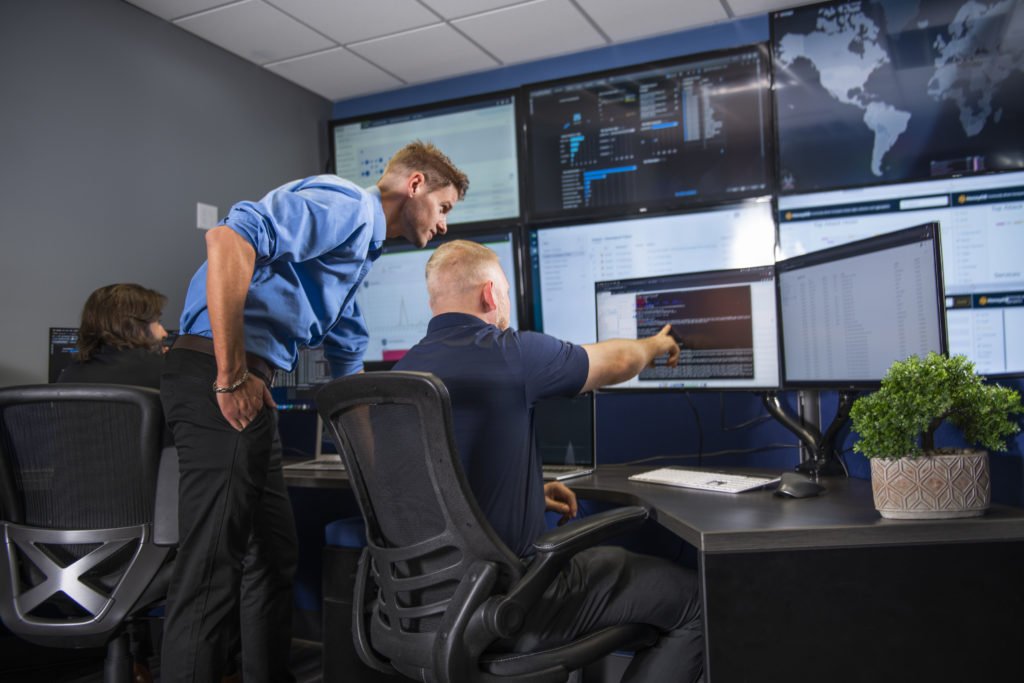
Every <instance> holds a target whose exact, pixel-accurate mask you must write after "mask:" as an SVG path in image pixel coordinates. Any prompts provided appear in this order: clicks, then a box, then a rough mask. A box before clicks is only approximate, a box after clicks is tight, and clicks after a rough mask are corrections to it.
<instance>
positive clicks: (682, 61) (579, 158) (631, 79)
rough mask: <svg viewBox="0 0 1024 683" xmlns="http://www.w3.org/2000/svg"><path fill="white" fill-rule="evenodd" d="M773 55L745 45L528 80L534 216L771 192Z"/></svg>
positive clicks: (641, 209) (628, 210) (621, 210)
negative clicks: (552, 78) (633, 64)
mask: <svg viewBox="0 0 1024 683" xmlns="http://www.w3.org/2000/svg"><path fill="white" fill-rule="evenodd" d="M768 61H769V60H768V49H767V46H766V45H749V46H746V47H741V48H735V49H730V50H723V51H718V52H710V53H702V54H697V55H689V56H686V57H679V58H675V59H671V60H665V61H660V62H652V63H648V64H643V65H636V66H630V67H626V68H621V69H615V70H609V71H602V72H597V73H590V74H584V75H579V76H573V77H571V78H564V79H559V80H555V81H547V82H543V83H535V84H531V85H527V86H525V88H524V89H525V98H526V102H525V104H526V107H527V116H526V127H527V134H526V140H527V158H528V160H529V161H528V168H529V174H527V183H526V187H527V213H528V215H529V219H530V220H531V221H536V220H540V219H562V220H564V219H566V218H580V217H590V216H596V215H620V216H621V215H629V214H641V213H645V212H648V211H661V210H668V209H675V208H686V207H690V208H692V207H695V206H707V205H708V204H712V203H716V202H722V201H729V200H735V199H739V198H743V197H751V196H758V195H763V194H766V193H767V192H769V191H770V187H771V180H770V177H771V169H772V163H771V152H770V149H769V148H770V142H771V130H772V128H771V124H770V110H771V107H770V104H769V100H770V94H769V93H770V90H769V78H768V76H769V64H768Z"/></svg>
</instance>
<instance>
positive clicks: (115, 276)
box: [0, 0, 331, 386]
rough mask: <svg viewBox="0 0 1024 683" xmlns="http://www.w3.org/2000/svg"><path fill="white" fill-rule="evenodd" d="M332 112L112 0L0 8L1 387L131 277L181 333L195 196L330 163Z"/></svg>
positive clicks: (247, 194)
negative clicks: (54, 329)
mask: <svg viewBox="0 0 1024 683" xmlns="http://www.w3.org/2000/svg"><path fill="white" fill-rule="evenodd" d="M330 116H331V104H330V102H328V101H327V100H325V99H323V98H320V97H318V96H316V95H314V94H312V93H310V92H308V91H306V90H304V89H302V88H300V87H298V86H296V85H294V84H292V83H289V82H288V81H285V80H283V79H281V78H279V77H277V76H275V75H273V74H271V73H269V72H266V71H264V70H262V69H260V68H259V67H257V66H255V65H253V64H250V63H248V62H246V61H244V60H242V59H241V58H238V57H235V56H234V55H232V54H230V53H227V52H225V51H223V50H221V49H220V48H217V47H214V46H213V45H210V44H209V43H206V42H204V41H203V40H201V39H199V38H197V37H195V36H193V35H191V34H189V33H187V32H185V31H183V30H181V29H178V28H175V27H174V26H172V25H170V24H168V23H166V22H163V21H161V20H159V19H158V18H156V17H154V16H152V15H150V14H147V13H146V12H143V11H142V10H140V9H138V8H136V7H134V6H132V5H129V4H127V3H124V2H120V0H2V2H0V231H2V233H0V234H2V240H0V327H2V335H0V336H2V341H0V386H6V385H12V384H23V383H34V382H44V381H46V369H47V330H48V328H49V327H51V326H77V324H78V318H79V314H80V312H81V306H82V303H83V302H84V300H85V297H86V296H88V294H89V292H91V291H92V290H94V289H95V288H97V287H100V286H102V285H105V284H110V283H113V282H138V283H139V284H142V285H144V286H147V287H151V288H153V289H157V290H159V291H161V292H163V293H164V294H166V295H167V296H168V297H169V302H168V305H167V308H166V310H165V312H164V319H163V322H164V325H165V327H168V328H176V327H177V326H178V317H179V316H180V314H181V307H182V303H183V301H184V296H185V290H186V287H187V284H188V280H189V278H191V276H192V273H193V272H194V271H195V269H196V268H197V267H198V266H199V265H200V264H201V263H202V261H203V259H204V243H203V231H201V230H198V229H197V228H196V227H195V226H196V202H203V203H206V204H213V205H216V206H217V207H218V209H219V212H218V213H219V215H220V216H223V215H224V214H225V213H226V211H227V209H228V208H229V207H230V205H231V204H232V203H234V202H235V201H238V200H241V199H258V198H259V197H260V196H262V195H263V193H265V192H266V191H267V190H269V189H270V188H272V187H275V186H277V185H279V184H281V183H283V182H285V181H288V180H290V179H293V178H298V177H302V176H305V175H311V174H314V173H318V172H321V171H322V170H323V169H324V166H325V164H326V161H327V142H326V122H327V120H328V119H329V118H330Z"/></svg>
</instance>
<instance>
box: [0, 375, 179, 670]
mask: <svg viewBox="0 0 1024 683" xmlns="http://www.w3.org/2000/svg"><path fill="white" fill-rule="evenodd" d="M162 422H163V420H162V411H161V407H160V395H159V392H157V391H156V390H154V389H147V388H142V387H129V386H121V385H107V384H46V385H37V386H24V387H10V388H4V389H0V528H2V533H3V536H4V549H3V553H4V555H3V558H2V559H3V561H2V563H0V564H2V567H0V619H2V620H3V623H4V626H6V627H7V628H8V629H9V630H10V631H11V632H12V633H14V634H15V635H17V636H19V637H21V638H24V639H25V640H28V641H30V642H33V643H36V644H39V645H45V646H50V647H70V648H90V647H102V646H104V645H105V646H106V647H107V658H106V662H105V665H104V680H106V681H108V682H118V683H120V682H121V681H125V682H127V681H130V680H131V677H132V661H131V656H130V653H129V646H130V643H129V638H128V634H127V625H128V624H129V622H131V621H132V620H133V619H135V618H137V617H138V618H141V617H142V615H144V614H146V613H147V612H148V611H150V609H151V608H152V606H153V605H154V604H155V603H157V602H158V601H159V600H160V599H162V598H163V597H164V596H165V595H166V588H167V582H168V580H169V578H170V566H171V565H170V556H171V554H172V551H173V545H174V544H175V543H176V542H177V505H176V502H177V457H176V453H175V451H174V449H173V448H169V449H164V450H163V452H162V450H161V428H162ZM158 480H159V481H160V486H159V491H158ZM158 542H159V543H160V544H161V545H157V543H158Z"/></svg>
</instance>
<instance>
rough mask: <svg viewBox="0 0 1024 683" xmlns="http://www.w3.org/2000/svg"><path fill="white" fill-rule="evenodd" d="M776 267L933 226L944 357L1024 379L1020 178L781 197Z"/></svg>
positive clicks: (1023, 184)
mask: <svg viewBox="0 0 1024 683" xmlns="http://www.w3.org/2000/svg"><path fill="white" fill-rule="evenodd" d="M778 207H779V248H780V253H781V256H782V257H783V258H786V257H790V256H796V255H800V254H805V253H808V252H811V251H815V250H818V249H822V248H825V247H829V246H833V245H838V244H844V243H846V242H851V241H854V240H858V239H863V238H865V237H870V236H872V235H878V234H882V233H887V232H892V231H894V230H898V229H901V228H906V227H908V226H913V225H919V224H922V223H926V222H935V223H938V224H940V226H941V233H942V240H941V243H942V252H943V253H942V269H943V278H942V279H943V284H944V287H945V312H946V328H947V334H948V336H949V352H950V353H952V354H961V355H964V356H967V358H969V359H970V360H972V361H973V362H974V363H975V366H976V367H977V369H978V371H979V372H981V373H983V374H985V375H1004V376H1006V375H1018V376H1019V375H1024V260H1022V258H1021V254H1024V172H1011V173H996V174H989V175H983V176H967V177H963V178H949V179H943V180H931V181H922V182H914V183H902V184H897V185H884V186H878V187H865V188H856V189H850V190H837V191H830V192H819V193H812V194H803V195H789V196H782V197H779V200H778Z"/></svg>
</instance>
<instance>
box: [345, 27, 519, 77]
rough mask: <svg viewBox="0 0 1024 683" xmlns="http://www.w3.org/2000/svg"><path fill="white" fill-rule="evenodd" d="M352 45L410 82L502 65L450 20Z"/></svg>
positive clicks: (371, 59)
mask: <svg viewBox="0 0 1024 683" xmlns="http://www.w3.org/2000/svg"><path fill="white" fill-rule="evenodd" d="M349 49H350V50H352V51H353V52H356V53H358V54H360V55H362V56H363V57H365V58H366V59H368V60H369V61H371V62H373V63H374V64H377V65H378V66H380V67H381V68H382V69H385V70H387V71H388V72H390V73H393V74H395V75H396V76H398V77H399V78H401V79H403V80H405V81H406V82H409V83H424V82H426V81H435V80H438V79H441V78H447V77H450V76H457V75H459V74H466V73H471V72H473V71H483V70H484V69H493V68H494V67H497V66H500V65H499V64H498V63H497V62H496V61H495V60H494V59H493V58H491V57H490V56H489V55H488V54H487V53H485V52H484V51H482V50H481V49H480V48H478V47H477V46H476V45H474V44H473V43H472V42H470V41H469V40H467V39H466V38H465V37H464V36H462V35H461V34H460V33H458V32H457V31H455V30H454V29H453V28H452V27H450V26H448V25H447V24H438V25H437V26H430V27H427V28H421V29H416V30H413V31H406V32H405V33H401V34H398V35H395V36H387V37H385V38H378V39H376V40H370V41H367V42H365V43H358V44H355V45H350V46H349Z"/></svg>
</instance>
